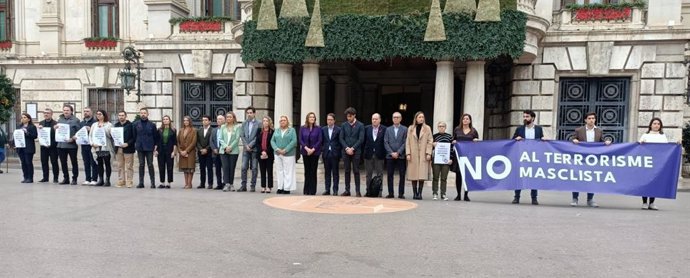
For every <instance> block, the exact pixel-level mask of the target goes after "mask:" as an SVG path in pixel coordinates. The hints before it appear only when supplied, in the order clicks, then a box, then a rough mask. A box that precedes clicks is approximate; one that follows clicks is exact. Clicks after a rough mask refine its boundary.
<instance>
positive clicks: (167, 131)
mask: <svg viewBox="0 0 690 278" xmlns="http://www.w3.org/2000/svg"><path fill="white" fill-rule="evenodd" d="M175 133H177V130H175V128H174V127H173V126H172V120H171V119H170V116H168V115H165V116H163V118H162V123H161V127H159V128H158V142H156V145H158V146H157V148H156V150H155V151H154V152H153V155H154V156H156V157H157V158H158V171H159V177H160V180H161V184H160V185H158V188H167V189H170V184H171V183H172V182H173V164H174V163H175V153H176V151H177V136H175ZM166 174H167V175H166ZM166 177H167V183H166ZM152 188H153V187H152Z"/></svg>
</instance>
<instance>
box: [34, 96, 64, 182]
mask: <svg viewBox="0 0 690 278" xmlns="http://www.w3.org/2000/svg"><path fill="white" fill-rule="evenodd" d="M43 118H44V120H43V121H41V122H39V123H38V128H39V129H43V128H44V127H47V128H50V145H49V146H41V170H43V179H41V180H39V181H38V182H48V180H49V179H48V178H49V177H48V174H49V173H50V167H53V183H58V178H59V175H60V169H59V168H58V151H57V142H55V129H54V128H53V126H55V125H56V124H57V121H55V120H53V109H50V108H46V109H45V110H43ZM49 160H50V164H48V161H49Z"/></svg>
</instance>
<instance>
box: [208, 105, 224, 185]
mask: <svg viewBox="0 0 690 278" xmlns="http://www.w3.org/2000/svg"><path fill="white" fill-rule="evenodd" d="M223 125H225V115H223V114H220V115H218V116H216V128H214V129H213V133H212V134H211V139H209V140H210V145H211V149H212V150H213V165H215V166H216V180H217V182H216V187H215V188H213V186H209V187H208V189H211V188H213V189H215V190H222V189H223V163H222V162H221V159H220V153H219V152H218V149H220V133H218V129H219V128H220V127H222V126H223Z"/></svg>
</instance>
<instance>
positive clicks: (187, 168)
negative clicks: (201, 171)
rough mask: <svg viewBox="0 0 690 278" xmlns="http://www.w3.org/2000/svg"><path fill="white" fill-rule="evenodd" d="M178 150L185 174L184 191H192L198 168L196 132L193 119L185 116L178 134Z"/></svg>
mask: <svg viewBox="0 0 690 278" xmlns="http://www.w3.org/2000/svg"><path fill="white" fill-rule="evenodd" d="M177 150H178V151H179V152H180V162H179V163H178V166H179V167H180V171H182V172H184V189H192V179H193V178H194V168H196V165H195V163H196V130H194V127H193V126H192V118H190V117H189V116H184V118H183V119H182V128H180V131H179V132H178V133H177Z"/></svg>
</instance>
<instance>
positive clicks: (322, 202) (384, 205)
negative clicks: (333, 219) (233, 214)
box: [264, 196, 417, 214]
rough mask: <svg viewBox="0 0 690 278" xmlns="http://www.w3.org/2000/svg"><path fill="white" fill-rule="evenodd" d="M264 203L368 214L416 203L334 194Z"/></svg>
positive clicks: (290, 197)
mask: <svg viewBox="0 0 690 278" xmlns="http://www.w3.org/2000/svg"><path fill="white" fill-rule="evenodd" d="M264 204H266V205H268V206H271V207H274V208H279V209H286V210H294V211H301V212H313V213H333V214H370V213H387V212H398V211H405V210H409V209H413V208H416V207H417V204H415V203H413V202H408V201H402V200H393V199H383V198H354V197H335V196H286V197H273V198H268V199H265V200H264Z"/></svg>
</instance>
